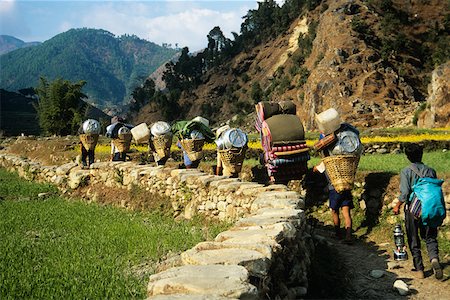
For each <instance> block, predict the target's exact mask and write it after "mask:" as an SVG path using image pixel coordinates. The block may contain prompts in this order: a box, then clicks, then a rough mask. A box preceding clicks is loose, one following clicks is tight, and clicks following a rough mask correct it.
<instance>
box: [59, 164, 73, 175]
mask: <svg viewBox="0 0 450 300" xmlns="http://www.w3.org/2000/svg"><path fill="white" fill-rule="evenodd" d="M76 166H77V164H76V163H73V162H71V163H67V164H64V165H61V166H59V167H58V168H56V174H57V175H67V174H69V172H70V170H72V169H73V168H75V167H76Z"/></svg>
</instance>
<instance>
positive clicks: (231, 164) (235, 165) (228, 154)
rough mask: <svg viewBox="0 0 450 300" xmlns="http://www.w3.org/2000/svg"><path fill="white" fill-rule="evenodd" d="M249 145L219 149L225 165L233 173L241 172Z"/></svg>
mask: <svg viewBox="0 0 450 300" xmlns="http://www.w3.org/2000/svg"><path fill="white" fill-rule="evenodd" d="M245 152H247V147H244V148H232V149H228V150H219V155H220V159H221V160H222V163H223V167H224V168H227V169H228V170H230V172H231V173H239V172H241V170H242V164H243V162H244V158H245Z"/></svg>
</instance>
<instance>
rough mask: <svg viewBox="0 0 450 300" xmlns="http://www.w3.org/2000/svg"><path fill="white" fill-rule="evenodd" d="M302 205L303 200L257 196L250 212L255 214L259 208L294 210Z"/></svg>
mask: <svg viewBox="0 0 450 300" xmlns="http://www.w3.org/2000/svg"><path fill="white" fill-rule="evenodd" d="M302 205H303V199H300V197H299V198H281V199H280V198H275V197H273V196H269V197H261V196H258V198H256V199H255V200H254V201H253V203H252V206H251V211H252V212H256V211H258V210H259V209H261V208H283V209H286V208H288V209H296V208H299V207H301V206H302Z"/></svg>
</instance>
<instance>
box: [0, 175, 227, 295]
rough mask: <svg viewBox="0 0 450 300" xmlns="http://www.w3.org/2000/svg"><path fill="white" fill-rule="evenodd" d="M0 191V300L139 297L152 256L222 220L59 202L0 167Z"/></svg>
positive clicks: (208, 231)
mask: <svg viewBox="0 0 450 300" xmlns="http://www.w3.org/2000/svg"><path fill="white" fill-rule="evenodd" d="M44 192H45V193H50V194H51V196H49V197H46V198H45V199H43V198H39V197H38V194H39V193H44ZM0 196H1V198H0V241H1V242H0V283H1V285H0V299H24V298H26V299H30V298H39V299H129V298H140V299H142V298H145V287H146V283H147V281H148V276H149V275H150V274H152V273H153V272H154V269H155V266H156V263H157V262H158V261H160V260H161V259H162V258H164V257H166V256H167V255H169V254H170V253H179V252H181V251H184V250H185V249H188V248H191V247H193V246H194V245H195V244H197V243H198V242H200V241H203V240H205V239H206V238H207V237H214V236H215V235H217V233H219V232H221V231H223V230H225V229H226V226H227V225H226V224H221V223H210V224H207V223H206V221H205V220H200V219H198V220H193V221H181V222H175V221H174V220H173V218H172V216H171V215H162V214H161V213H158V212H130V211H126V210H123V209H119V208H114V207H110V206H99V205H97V204H87V203H85V202H82V201H78V200H67V199H64V198H62V197H60V196H58V194H57V190H56V189H55V188H54V187H53V186H51V185H48V184H38V183H31V182H27V181H25V180H23V179H20V178H19V177H18V176H17V175H16V174H12V173H9V172H7V171H5V170H4V169H1V168H0Z"/></svg>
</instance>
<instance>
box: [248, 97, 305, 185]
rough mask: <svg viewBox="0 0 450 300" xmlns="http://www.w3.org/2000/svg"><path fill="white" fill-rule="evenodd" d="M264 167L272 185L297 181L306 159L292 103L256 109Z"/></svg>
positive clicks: (300, 125)
mask: <svg viewBox="0 0 450 300" xmlns="http://www.w3.org/2000/svg"><path fill="white" fill-rule="evenodd" d="M256 112H257V120H256V128H257V129H258V131H259V132H260V135H261V145H262V148H263V151H264V163H265V165H266V168H267V172H268V175H269V177H270V179H271V181H273V182H285V181H288V180H292V179H300V178H301V176H303V175H304V174H305V173H306V171H307V162H308V160H309V159H310V156H309V148H308V146H307V145H306V142H305V131H304V128H303V124H302V122H301V120H300V119H299V117H298V116H297V115H296V107H295V105H294V103H293V102H292V101H286V102H279V103H274V102H260V103H258V104H257V105H256Z"/></svg>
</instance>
